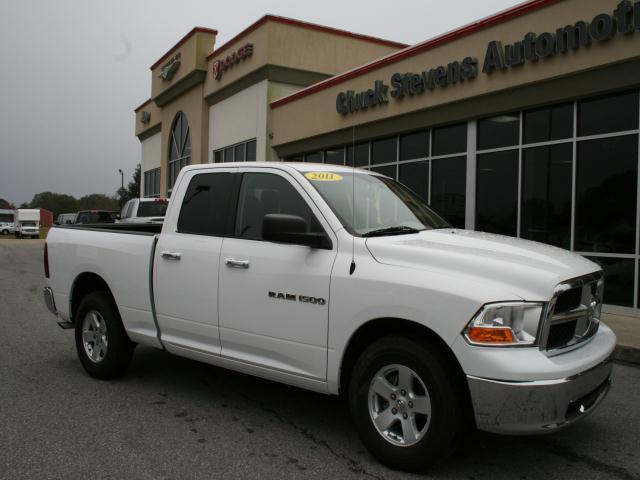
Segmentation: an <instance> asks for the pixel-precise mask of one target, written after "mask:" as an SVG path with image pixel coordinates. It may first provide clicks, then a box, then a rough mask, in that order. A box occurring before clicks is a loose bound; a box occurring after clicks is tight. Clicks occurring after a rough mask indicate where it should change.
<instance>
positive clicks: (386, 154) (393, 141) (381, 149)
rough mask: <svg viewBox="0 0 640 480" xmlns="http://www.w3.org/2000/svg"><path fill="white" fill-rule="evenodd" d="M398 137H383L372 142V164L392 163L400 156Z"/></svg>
mask: <svg viewBox="0 0 640 480" xmlns="http://www.w3.org/2000/svg"><path fill="white" fill-rule="evenodd" d="M397 142H398V137H389V138H382V139H380V140H374V141H373V142H371V165H378V164H380V163H392V162H395V161H396V160H397V158H398V153H397Z"/></svg>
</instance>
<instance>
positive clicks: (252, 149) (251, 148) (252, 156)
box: [247, 140, 256, 162]
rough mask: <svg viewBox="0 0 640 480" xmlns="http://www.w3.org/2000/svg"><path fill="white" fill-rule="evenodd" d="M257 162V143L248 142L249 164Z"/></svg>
mask: <svg viewBox="0 0 640 480" xmlns="http://www.w3.org/2000/svg"><path fill="white" fill-rule="evenodd" d="M255 161H256V141H255V140H249V141H248V142H247V162H255Z"/></svg>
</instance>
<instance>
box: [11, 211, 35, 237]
mask: <svg viewBox="0 0 640 480" xmlns="http://www.w3.org/2000/svg"><path fill="white" fill-rule="evenodd" d="M14 219H15V224H16V229H15V232H14V234H15V236H16V238H25V237H31V238H39V237H40V209H38V208H18V209H17V210H16V213H15V215H14Z"/></svg>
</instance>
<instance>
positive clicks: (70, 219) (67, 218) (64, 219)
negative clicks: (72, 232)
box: [56, 213, 78, 225]
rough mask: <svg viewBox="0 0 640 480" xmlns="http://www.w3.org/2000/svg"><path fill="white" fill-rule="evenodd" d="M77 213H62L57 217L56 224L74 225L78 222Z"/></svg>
mask: <svg viewBox="0 0 640 480" xmlns="http://www.w3.org/2000/svg"><path fill="white" fill-rule="evenodd" d="M77 216H78V214H77V213H61V214H60V215H58V218H57V219H56V225H72V224H74V223H76V218H77Z"/></svg>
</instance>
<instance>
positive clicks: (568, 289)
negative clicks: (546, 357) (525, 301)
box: [540, 272, 604, 355]
mask: <svg viewBox="0 0 640 480" xmlns="http://www.w3.org/2000/svg"><path fill="white" fill-rule="evenodd" d="M603 291H604V278H603V276H602V272H596V273H593V274H591V275H585V276H583V277H578V278H574V279H572V280H568V281H566V282H563V283H561V284H559V285H558V286H557V287H556V288H555V291H554V294H553V297H552V299H551V301H550V302H549V305H548V307H547V313H546V315H545V321H544V324H543V327H542V332H541V335H540V349H541V350H545V351H547V353H548V354H551V355H552V354H556V353H562V352H564V351H566V350H567V349H570V348H571V347H578V346H579V345H580V344H581V343H582V342H584V341H586V340H588V339H590V338H591V337H593V335H595V333H596V332H597V331H598V327H599V325H600V314H601V310H602V293H603Z"/></svg>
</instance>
